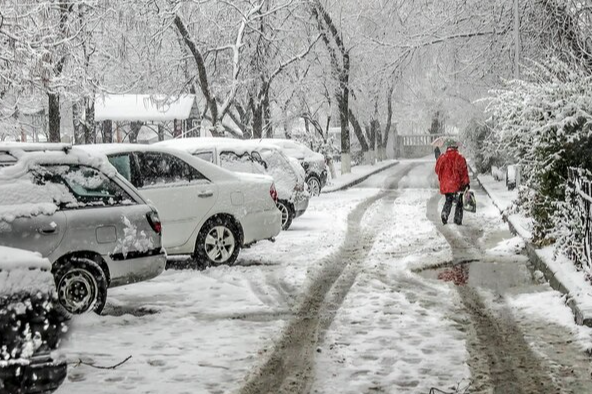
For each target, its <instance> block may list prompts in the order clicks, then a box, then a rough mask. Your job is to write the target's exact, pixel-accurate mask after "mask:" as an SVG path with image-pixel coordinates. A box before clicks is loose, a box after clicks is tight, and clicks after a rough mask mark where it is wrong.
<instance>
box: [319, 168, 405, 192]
mask: <svg viewBox="0 0 592 394" xmlns="http://www.w3.org/2000/svg"><path fill="white" fill-rule="evenodd" d="M396 162H397V160H385V161H381V162H379V163H376V164H364V165H360V166H354V167H352V168H351V173H349V174H345V175H341V167H340V165H339V163H335V172H336V173H337V177H336V178H334V179H329V180H328V182H327V185H326V186H325V187H324V188H323V192H324V193H330V192H333V191H335V190H338V189H340V188H342V187H344V186H345V185H348V184H350V183H352V182H354V181H356V180H357V179H359V178H361V177H364V176H365V175H368V174H370V173H372V172H375V171H380V169H382V168H386V167H389V166H391V165H393V163H396Z"/></svg>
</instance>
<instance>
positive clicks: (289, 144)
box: [258, 138, 325, 161]
mask: <svg viewBox="0 0 592 394" xmlns="http://www.w3.org/2000/svg"><path fill="white" fill-rule="evenodd" d="M258 141H261V143H266V144H273V145H275V146H279V147H280V148H282V150H283V151H284V153H285V154H286V155H288V156H290V157H293V158H295V159H298V160H305V159H306V160H313V161H324V160H325V159H324V156H323V155H321V154H320V153H316V152H314V151H313V150H311V149H310V148H309V147H307V146H306V145H303V144H301V143H299V142H296V141H293V140H285V139H279V138H265V139H261V140H258Z"/></svg>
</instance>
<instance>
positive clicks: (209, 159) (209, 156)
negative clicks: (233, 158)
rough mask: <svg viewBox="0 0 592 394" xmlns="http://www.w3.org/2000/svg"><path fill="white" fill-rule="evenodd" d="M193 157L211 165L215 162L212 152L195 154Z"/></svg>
mask: <svg viewBox="0 0 592 394" xmlns="http://www.w3.org/2000/svg"><path fill="white" fill-rule="evenodd" d="M193 156H195V157H197V158H200V159H202V160H205V161H207V162H210V163H213V162H214V153H213V152H212V151H203V152H194V153H193Z"/></svg>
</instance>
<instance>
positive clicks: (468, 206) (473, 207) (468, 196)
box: [462, 190, 477, 212]
mask: <svg viewBox="0 0 592 394" xmlns="http://www.w3.org/2000/svg"><path fill="white" fill-rule="evenodd" d="M462 200H463V209H464V210H465V211H467V212H477V199H476V198H475V193H473V192H472V191H471V190H466V191H465V192H464V193H463V194H462Z"/></svg>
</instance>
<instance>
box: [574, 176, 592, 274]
mask: <svg viewBox="0 0 592 394" xmlns="http://www.w3.org/2000/svg"><path fill="white" fill-rule="evenodd" d="M568 186H569V187H570V188H571V189H572V190H573V191H574V192H575V194H576V200H577V202H578V205H579V207H580V209H578V210H575V211H576V212H578V213H579V215H581V218H580V219H581V223H582V224H583V229H582V230H583V236H584V237H583V240H582V241H583V244H584V253H585V256H577V255H574V256H570V257H571V258H572V259H574V260H575V262H576V264H578V265H580V266H586V265H588V266H589V265H590V264H592V259H591V251H590V249H591V248H590V246H591V245H592V178H590V177H589V176H587V174H586V173H585V171H584V170H582V169H580V168H569V169H568ZM583 257H585V258H586V261H583Z"/></svg>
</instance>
